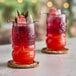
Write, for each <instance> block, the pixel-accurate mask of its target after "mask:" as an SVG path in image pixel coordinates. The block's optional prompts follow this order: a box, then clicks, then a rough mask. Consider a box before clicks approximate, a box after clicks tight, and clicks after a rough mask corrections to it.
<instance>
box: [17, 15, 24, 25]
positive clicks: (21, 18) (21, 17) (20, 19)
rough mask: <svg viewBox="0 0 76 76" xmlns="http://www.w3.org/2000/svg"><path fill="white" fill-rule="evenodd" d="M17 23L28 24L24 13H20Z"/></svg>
mask: <svg viewBox="0 0 76 76" xmlns="http://www.w3.org/2000/svg"><path fill="white" fill-rule="evenodd" d="M17 24H19V25H21V24H26V18H25V16H23V15H20V16H18V17H17Z"/></svg>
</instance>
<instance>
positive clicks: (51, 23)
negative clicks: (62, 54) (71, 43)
mask: <svg viewBox="0 0 76 76" xmlns="http://www.w3.org/2000/svg"><path fill="white" fill-rule="evenodd" d="M65 32H66V21H65V16H64V15H60V16H51V15H49V16H48V18H47V39H46V44H47V48H49V49H53V50H61V49H63V48H64V47H65V45H66V34H65Z"/></svg>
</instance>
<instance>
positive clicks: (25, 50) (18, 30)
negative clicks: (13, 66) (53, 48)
mask: <svg viewBox="0 0 76 76" xmlns="http://www.w3.org/2000/svg"><path fill="white" fill-rule="evenodd" d="M12 47H13V52H12V57H13V60H14V62H15V63H17V64H31V63H33V61H34V57H35V27H34V23H30V24H24V25H16V24H15V23H14V24H13V27H12Z"/></svg>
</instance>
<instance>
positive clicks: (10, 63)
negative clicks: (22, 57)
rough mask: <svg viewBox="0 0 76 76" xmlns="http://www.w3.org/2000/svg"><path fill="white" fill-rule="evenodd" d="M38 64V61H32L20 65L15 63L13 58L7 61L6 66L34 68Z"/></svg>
mask: <svg viewBox="0 0 76 76" xmlns="http://www.w3.org/2000/svg"><path fill="white" fill-rule="evenodd" d="M38 65H39V62H38V61H33V63H32V64H28V65H20V64H16V63H15V62H14V61H13V60H9V61H8V67H11V68H21V69H22V68H25V69H27V68H35V67H37V66H38Z"/></svg>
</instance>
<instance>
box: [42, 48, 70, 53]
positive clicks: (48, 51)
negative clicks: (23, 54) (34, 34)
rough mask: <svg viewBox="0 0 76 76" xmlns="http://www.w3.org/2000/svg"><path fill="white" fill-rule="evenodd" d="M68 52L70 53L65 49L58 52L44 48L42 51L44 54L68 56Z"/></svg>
mask: <svg viewBox="0 0 76 76" xmlns="http://www.w3.org/2000/svg"><path fill="white" fill-rule="evenodd" d="M68 51H69V49H68V48H64V49H62V50H58V51H56V50H52V49H48V48H43V49H42V50H41V52H42V53H47V54H67V53H68Z"/></svg>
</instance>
